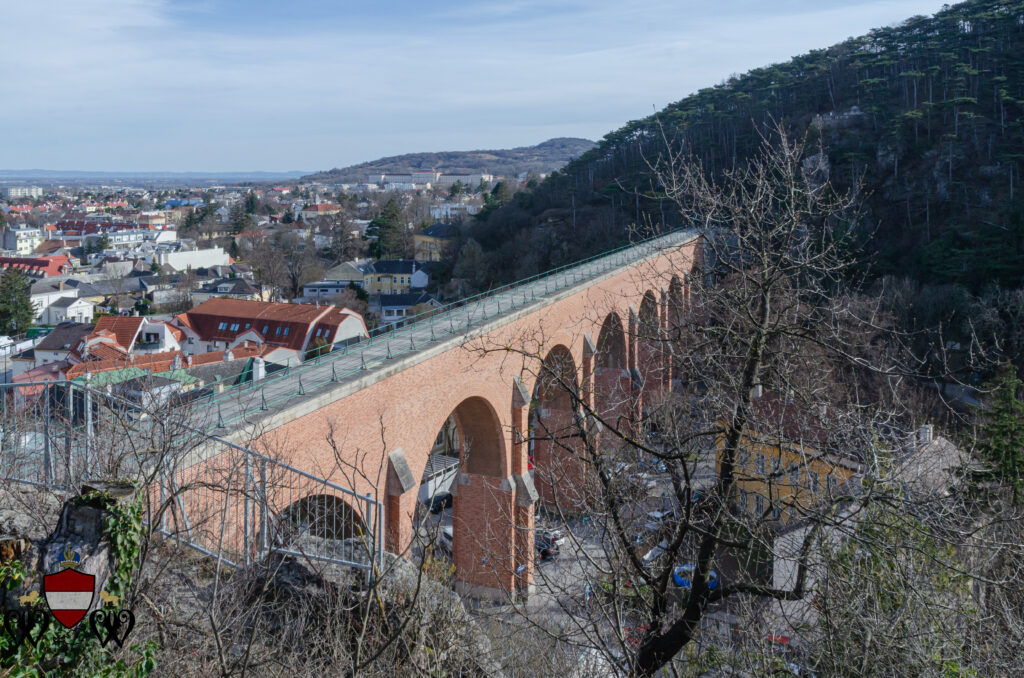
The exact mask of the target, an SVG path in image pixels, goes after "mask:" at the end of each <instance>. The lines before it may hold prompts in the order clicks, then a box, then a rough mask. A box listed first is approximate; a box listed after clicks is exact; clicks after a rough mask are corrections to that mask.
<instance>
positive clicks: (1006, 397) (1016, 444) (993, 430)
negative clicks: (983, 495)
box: [978, 364, 1024, 499]
mask: <svg viewBox="0 0 1024 678" xmlns="http://www.w3.org/2000/svg"><path fill="white" fill-rule="evenodd" d="M988 386H989V388H990V389H991V391H990V396H989V398H988V403H987V408H986V409H984V410H982V412H981V425H980V427H979V430H978V452H979V454H980V455H981V457H982V458H983V459H985V460H986V461H987V462H988V463H989V464H990V465H991V466H992V474H993V475H994V476H995V477H996V478H998V479H999V480H1001V481H1003V482H1005V483H1009V484H1011V485H1012V486H1013V494H1014V498H1015V499H1016V498H1019V496H1020V491H1021V488H1022V486H1024V401H1022V400H1021V387H1022V386H1024V384H1022V383H1021V381H1020V379H1018V378H1017V373H1016V369H1015V368H1014V367H1013V365H1012V364H1007V365H1006V366H1004V368H1003V369H1002V371H1001V372H1000V373H999V374H998V375H997V376H996V377H995V379H993V380H992V381H991V382H990V383H989V384H988Z"/></svg>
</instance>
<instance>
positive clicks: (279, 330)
mask: <svg viewBox="0 0 1024 678" xmlns="http://www.w3.org/2000/svg"><path fill="white" fill-rule="evenodd" d="M280 334H281V328H280V327H278V328H277V329H275V330H274V336H275V337H276V336H279V335H280Z"/></svg>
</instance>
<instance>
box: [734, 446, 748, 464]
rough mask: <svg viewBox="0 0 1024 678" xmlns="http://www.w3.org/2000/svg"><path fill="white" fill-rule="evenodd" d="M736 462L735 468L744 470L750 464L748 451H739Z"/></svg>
mask: <svg viewBox="0 0 1024 678" xmlns="http://www.w3.org/2000/svg"><path fill="white" fill-rule="evenodd" d="M738 457H739V458H738V459H737V460H736V468H746V467H747V465H748V464H750V450H740V453H739V455H738Z"/></svg>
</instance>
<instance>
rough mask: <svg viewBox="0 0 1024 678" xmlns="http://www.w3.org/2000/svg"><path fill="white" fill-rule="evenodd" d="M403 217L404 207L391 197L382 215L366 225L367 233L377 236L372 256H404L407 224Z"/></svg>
mask: <svg viewBox="0 0 1024 678" xmlns="http://www.w3.org/2000/svg"><path fill="white" fill-rule="evenodd" d="M401 217H402V208H401V207H400V206H399V204H398V202H397V201H396V200H395V199H394V198H390V199H389V200H388V201H387V202H386V203H385V204H384V207H383V208H382V209H381V212H380V215H379V216H378V217H377V218H376V219H374V220H373V221H371V222H370V223H369V225H368V226H367V227H366V235H368V236H376V237H377V239H376V240H375V241H374V242H373V243H372V244H371V245H370V256H372V257H376V258H378V259H387V258H396V257H401V256H402V236H403V235H404V229H405V226H404V225H403V224H402V219H401Z"/></svg>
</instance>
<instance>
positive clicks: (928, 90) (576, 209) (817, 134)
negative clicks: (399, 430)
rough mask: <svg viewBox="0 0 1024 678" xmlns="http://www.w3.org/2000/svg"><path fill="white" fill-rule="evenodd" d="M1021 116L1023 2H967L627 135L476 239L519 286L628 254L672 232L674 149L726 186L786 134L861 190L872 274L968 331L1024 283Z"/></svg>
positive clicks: (681, 109) (740, 82)
mask: <svg viewBox="0 0 1024 678" xmlns="http://www.w3.org/2000/svg"><path fill="white" fill-rule="evenodd" d="M1022 109H1024V2H1020V1H1016V2H1003V1H998V0H976V1H972V2H966V3H962V4H958V5H955V6H952V7H947V8H945V9H944V10H943V11H941V12H939V13H938V14H936V15H935V16H933V17H923V16H917V17H912V18H910V19H908V20H907V21H905V22H904V23H903V24H901V25H899V26H896V27H893V28H882V29H877V30H874V31H872V32H871V33H869V34H868V35H865V36H861V37H857V38H853V39H850V40H847V41H846V42H843V43H841V44H838V45H835V46H832V47H829V48H827V49H822V50H818V51H813V52H811V53H808V54H805V55H802V56H799V57H796V58H794V59H792V60H790V61H788V62H785V63H781V64H776V65H772V66H766V67H764V68H758V69H755V70H752V71H750V72H748V73H746V74H744V75H742V76H739V77H734V78H730V79H729V80H728V81H726V82H724V83H722V84H719V85H717V86H715V87H709V88H707V89H703V90H700V91H699V92H697V93H696V94H693V95H691V96H688V97H686V98H685V99H682V100H681V101H679V102H676V103H674V104H671V105H669V106H668V107H666V108H665V109H664V110H662V111H660V112H659V113H657V114H655V115H652V116H650V117H648V118H644V119H642V120H636V121H633V122H630V123H628V124H627V125H625V126H624V127H622V128H621V129H618V130H616V131H614V132H611V133H610V134H608V135H607V136H605V137H604V139H602V140H601V142H600V143H599V144H598V146H597V147H596V148H595V149H593V150H592V151H590V152H588V153H586V154H584V155H583V156H582V157H580V158H579V159H578V160H576V161H574V162H572V163H570V164H569V165H567V166H566V167H565V168H564V169H563V170H562V171H561V172H558V173H557V174H556V175H554V176H552V177H550V178H549V179H548V180H546V181H545V182H543V183H542V184H541V185H540V186H538V187H537V188H536V190H534V191H532V192H530V193H520V194H518V195H517V196H516V198H515V199H514V200H513V201H510V203H509V204H506V205H504V206H503V207H502V208H501V209H497V210H489V211H486V212H485V213H484V214H483V215H482V219H481V220H480V221H479V223H477V224H476V227H475V229H474V231H473V234H472V235H473V237H474V238H475V239H477V240H478V241H479V242H480V243H481V245H482V246H483V249H484V251H485V252H487V253H489V255H490V262H489V263H490V270H492V271H494V273H495V275H496V277H497V279H500V280H508V279H512V278H515V277H522V276H526V275H530V274H532V273H536V272H538V271H540V270H543V269H546V268H549V267H552V266H557V265H560V264H562V263H565V262H568V261H571V260H573V259H576V258H579V257H582V256H585V255H588V254H592V253H595V252H598V251H602V250H604V249H608V248H610V247H613V246H615V245H618V244H621V243H623V242H624V241H625V240H626V239H627V237H628V230H629V226H630V225H631V224H635V223H640V224H652V225H653V226H654V227H655V228H659V229H660V228H669V227H673V226H676V225H678V224H677V223H676V222H677V217H676V216H675V215H674V214H673V213H672V212H671V210H670V209H669V207H668V205H667V204H666V203H665V202H664V201H663V200H661V199H659V193H660V191H659V188H658V187H657V186H655V185H654V184H653V182H652V176H651V172H650V171H649V169H648V165H647V162H648V160H651V159H654V158H657V157H658V156H659V155H664V153H665V140H666V139H667V140H668V141H669V143H671V144H672V145H673V146H674V147H675V148H683V149H684V150H686V151H689V152H692V153H693V154H694V155H696V156H697V157H699V158H700V160H701V161H702V163H703V164H704V166H705V167H706V168H707V169H708V170H709V171H711V172H712V173H718V172H721V171H722V170H727V169H730V168H733V167H736V166H738V165H742V164H743V162H744V159H745V158H746V157H747V156H748V155H749V154H751V153H752V152H753V151H754V150H755V149H756V148H757V147H758V145H759V143H760V134H761V133H762V132H763V131H765V130H767V129H769V128H770V127H772V126H773V125H774V124H775V121H779V122H781V123H783V124H784V125H785V127H786V128H788V129H789V130H790V131H791V132H792V133H794V134H795V135H802V134H805V133H806V134H808V136H809V137H810V141H812V142H813V141H815V140H816V139H819V138H820V139H821V141H822V142H823V143H824V145H825V148H826V151H827V154H828V159H829V165H830V178H831V180H832V181H833V183H834V184H836V186H837V188H839V189H840V190H849V189H850V187H851V186H853V184H854V183H855V182H856V181H857V180H859V181H860V183H861V197H862V199H863V203H864V207H865V219H864V220H863V221H862V222H861V223H860V225H859V232H858V236H859V244H860V246H862V247H863V249H864V252H863V253H864V257H863V259H864V261H865V266H866V270H867V272H868V274H869V276H871V277H872V278H873V279H876V280H878V279H881V278H882V276H885V275H887V274H898V275H900V276H906V277H907V278H909V281H904V282H907V283H908V284H909V285H910V286H911V287H912V288H913V289H911V290H910V291H909V294H910V296H911V297H912V298H914V299H916V300H918V301H921V299H920V297H921V295H925V297H928V298H929V299H930V298H931V297H935V298H936V299H937V300H936V299H932V302H934V303H932V304H931V306H932V308H928V309H923V310H922V311H921V313H924V314H925V315H929V314H931V315H929V318H931V316H934V317H935V318H939V317H941V316H944V315H948V314H949V313H953V314H954V315H956V314H959V316H958V317H959V319H960V320H961V321H963V320H965V319H966V318H968V317H969V316H970V315H971V314H972V313H976V312H977V309H974V310H972V308H971V306H972V304H976V303H977V302H979V300H981V301H984V300H983V299H982V298H981V297H983V296H984V295H985V294H988V296H989V297H992V298H993V299H994V297H993V295H994V294H995V293H994V292H993V289H994V288H993V285H998V286H999V287H1000V288H1001V290H1004V291H1005V290H1007V289H1010V290H1015V289H1018V288H1020V287H1021V285H1022V284H1024V215H1022V209H1021V208H1022V206H1021V201H1020V197H1019V193H1020V191H1021V186H1020V171H1021V167H1022V165H1024V163H1022V160H1024V130H1022V122H1021V113H1022ZM663 134H664V137H663ZM922 285H924V287H922ZM929 286H931V287H929ZM986 290H987V292H986ZM908 303H913V301H910V302H908ZM984 303H985V304H988V302H984ZM992 303H995V302H994V301H993V302H992ZM983 305H984V304H983ZM989 305H991V304H989ZM996 305H997V306H998V304H996ZM994 310H995V311H996V313H997V315H999V314H1002V311H1001V310H1000V309H999V308H995V309H994ZM913 315H914V320H913V322H914V323H920V322H924V321H925V320H927V319H928V318H923V317H920V314H919V313H917V312H915V313H914V314H913ZM1004 321H1006V319H1005V318H1003V319H1002V320H1001V321H1000V322H1004ZM955 329H956V328H955V327H953V328H952V330H955ZM1002 329H1004V330H1005V329H1006V328H1002Z"/></svg>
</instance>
